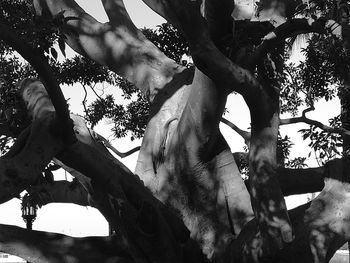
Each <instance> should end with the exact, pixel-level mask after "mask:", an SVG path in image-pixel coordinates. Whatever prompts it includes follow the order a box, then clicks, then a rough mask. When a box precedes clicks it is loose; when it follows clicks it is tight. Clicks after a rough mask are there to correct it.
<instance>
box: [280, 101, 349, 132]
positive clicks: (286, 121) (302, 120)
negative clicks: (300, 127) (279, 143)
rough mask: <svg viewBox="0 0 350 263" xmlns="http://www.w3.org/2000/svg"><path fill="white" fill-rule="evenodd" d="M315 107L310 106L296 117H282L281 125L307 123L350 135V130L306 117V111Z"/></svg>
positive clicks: (327, 130)
mask: <svg viewBox="0 0 350 263" xmlns="http://www.w3.org/2000/svg"><path fill="white" fill-rule="evenodd" d="M314 109H315V108H314V107H313V106H311V107H310V108H307V109H305V110H304V111H303V112H302V115H301V116H300V117H295V118H288V119H280V125H281V126H282V125H289V124H295V123H306V124H309V125H313V126H316V127H318V128H320V129H322V130H324V131H326V132H329V133H336V134H340V135H348V136H350V131H348V130H346V129H344V128H341V127H339V128H335V127H331V126H328V125H325V124H323V123H322V122H320V121H316V120H312V119H309V118H308V117H306V113H308V112H310V111H313V110H314Z"/></svg>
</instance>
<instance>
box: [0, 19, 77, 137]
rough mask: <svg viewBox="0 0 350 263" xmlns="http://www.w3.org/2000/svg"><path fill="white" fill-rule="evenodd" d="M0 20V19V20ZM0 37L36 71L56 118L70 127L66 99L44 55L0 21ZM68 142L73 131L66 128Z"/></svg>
mask: <svg viewBox="0 0 350 263" xmlns="http://www.w3.org/2000/svg"><path fill="white" fill-rule="evenodd" d="M0 22H1V21H0ZM0 39H2V40H3V41H4V42H5V43H7V44H8V45H9V46H11V47H12V48H14V49H15V50H16V51H17V52H18V53H19V54H20V55H21V56H22V57H23V58H24V59H25V60H27V61H28V62H29V63H30V64H31V65H32V66H33V68H34V69H35V70H36V72H37V73H38V74H39V76H40V78H41V80H42V82H43V84H44V85H45V88H46V90H47V93H48V94H49V96H50V99H51V101H52V104H53V106H54V107H55V110H56V115H57V118H58V119H59V120H60V121H61V122H62V124H64V125H67V127H69V128H71V120H70V117H69V110H68V105H67V103H66V100H65V98H64V96H63V93H62V90H61V88H60V86H59V85H58V81H57V79H56V77H55V75H54V74H53V71H52V69H51V67H50V65H49V64H48V62H47V59H46V58H45V56H44V55H43V54H41V53H38V52H35V50H33V49H32V48H31V47H30V46H29V45H28V44H27V43H26V41H25V40H23V39H22V38H21V37H20V36H18V35H16V34H15V33H14V30H13V29H10V28H9V27H7V26H5V25H4V24H2V23H0ZM67 131H69V132H67V140H68V142H74V141H75V137H74V133H73V131H72V130H71V131H70V130H67Z"/></svg>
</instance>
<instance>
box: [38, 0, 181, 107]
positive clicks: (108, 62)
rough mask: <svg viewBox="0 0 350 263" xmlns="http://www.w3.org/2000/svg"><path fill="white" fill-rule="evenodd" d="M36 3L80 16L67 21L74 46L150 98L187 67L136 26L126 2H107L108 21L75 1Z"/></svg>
mask: <svg viewBox="0 0 350 263" xmlns="http://www.w3.org/2000/svg"><path fill="white" fill-rule="evenodd" d="M41 2H44V3H45V5H46V7H45V6H43V5H41ZM34 3H35V7H36V11H37V13H39V14H40V13H41V12H42V9H45V8H48V11H49V12H50V13H51V14H52V15H56V14H58V13H59V12H61V10H65V12H64V16H65V17H76V18H78V20H70V21H68V22H67V23H68V24H67V26H68V27H69V28H70V29H71V30H73V31H75V32H76V33H75V34H72V35H67V37H68V40H67V43H68V44H69V45H70V47H71V48H72V49H73V50H74V51H76V52H77V53H79V54H81V55H83V56H87V57H89V58H91V59H93V60H95V61H96V62H98V63H99V64H101V65H105V66H108V67H109V69H110V70H112V71H114V72H116V73H117V74H119V75H120V76H122V77H124V78H126V79H127V80H128V81H130V82H131V83H133V84H135V86H136V87H137V88H139V89H140V90H141V91H142V92H143V93H144V94H145V95H146V96H147V97H148V99H149V100H150V101H153V99H154V97H155V96H156V95H157V94H158V92H159V91H160V90H162V89H163V88H164V87H165V86H166V85H167V84H168V83H169V82H170V81H171V80H172V79H173V77H174V76H175V75H176V74H178V73H180V72H182V71H183V70H184V69H185V68H184V67H182V66H179V65H178V64H176V63H175V62H174V61H173V60H171V59H169V58H168V57H166V56H165V55H164V54H163V53H162V52H160V50H159V49H158V48H157V47H155V46H154V45H153V44H152V43H151V42H150V41H149V40H147V39H146V37H145V36H144V35H143V34H142V33H141V32H140V31H139V30H138V29H137V28H136V27H135V26H134V25H133V23H132V21H131V20H130V17H129V15H128V13H127V11H126V10H125V7H124V4H123V1H120V0H115V1H103V3H104V6H105V9H106V11H107V14H108V16H109V17H110V19H111V22H110V23H106V24H102V23H99V22H98V21H97V20H96V19H94V18H93V17H92V16H90V15H89V14H87V13H86V12H85V11H84V10H83V9H82V8H81V7H80V6H79V5H78V4H77V3H76V2H75V1H74V0H58V1H52V0H44V1H38V0H35V1H34Z"/></svg>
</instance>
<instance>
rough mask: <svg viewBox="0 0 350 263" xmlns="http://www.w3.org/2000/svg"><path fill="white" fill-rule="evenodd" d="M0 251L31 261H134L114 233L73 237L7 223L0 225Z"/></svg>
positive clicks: (85, 262) (67, 262) (42, 262)
mask: <svg viewBox="0 0 350 263" xmlns="http://www.w3.org/2000/svg"><path fill="white" fill-rule="evenodd" d="M0 251H1V252H4V253H9V254H12V255H16V256H19V257H22V258H23V259H25V260H27V261H28V262H32V263H69V262H84V263H96V262H116V263H131V262H134V261H133V260H132V257H131V255H130V254H129V252H128V250H127V246H126V244H125V242H124V240H123V239H121V238H120V237H117V236H114V237H86V238H73V237H69V236H65V235H60V234H55V233H47V232H41V231H32V230H26V229H22V228H19V227H16V226H8V225H0Z"/></svg>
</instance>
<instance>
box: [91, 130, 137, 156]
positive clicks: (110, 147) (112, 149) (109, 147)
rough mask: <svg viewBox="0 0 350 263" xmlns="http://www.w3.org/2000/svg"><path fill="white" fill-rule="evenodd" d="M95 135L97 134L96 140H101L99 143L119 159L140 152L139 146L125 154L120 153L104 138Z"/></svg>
mask: <svg viewBox="0 0 350 263" xmlns="http://www.w3.org/2000/svg"><path fill="white" fill-rule="evenodd" d="M96 134H97V137H98V139H99V140H101V142H102V143H103V144H104V145H105V146H106V147H107V148H108V149H110V150H111V151H112V152H114V153H115V154H116V155H118V156H119V157H120V158H125V157H128V156H129V155H132V154H133V153H135V152H138V151H139V150H140V148H141V147H140V146H137V147H135V148H133V149H131V150H129V151H127V152H125V153H122V152H120V151H118V150H117V149H116V148H115V147H113V145H112V144H111V143H110V142H109V141H108V140H107V139H106V138H105V137H103V136H102V135H100V134H98V133H96Z"/></svg>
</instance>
